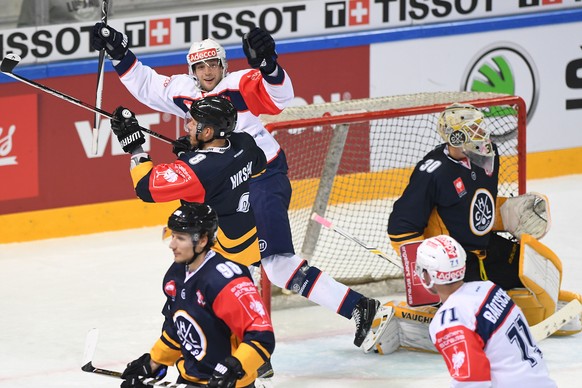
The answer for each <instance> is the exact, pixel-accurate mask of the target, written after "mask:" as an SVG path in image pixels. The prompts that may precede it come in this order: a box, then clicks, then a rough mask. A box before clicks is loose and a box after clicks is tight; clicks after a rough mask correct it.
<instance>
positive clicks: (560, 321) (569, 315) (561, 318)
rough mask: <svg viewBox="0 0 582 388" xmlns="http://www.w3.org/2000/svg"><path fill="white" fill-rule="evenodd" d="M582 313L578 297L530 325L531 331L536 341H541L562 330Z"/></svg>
mask: <svg viewBox="0 0 582 388" xmlns="http://www.w3.org/2000/svg"><path fill="white" fill-rule="evenodd" d="M580 313H582V305H581V304H580V302H579V301H578V299H574V300H571V301H570V302H568V304H566V305H565V306H564V307H562V308H561V309H559V310H558V311H556V312H555V313H553V314H552V315H550V316H549V317H548V318H546V319H544V320H543V321H541V322H540V323H538V324H537V325H533V326H531V327H530V331H531V333H532V335H533V337H534V338H535V340H536V341H541V340H543V339H546V338H548V337H549V336H551V335H552V334H554V333H555V332H556V331H558V330H560V328H562V326H564V325H565V324H566V323H568V322H570V321H571V320H572V319H575V318H576V317H579V316H580Z"/></svg>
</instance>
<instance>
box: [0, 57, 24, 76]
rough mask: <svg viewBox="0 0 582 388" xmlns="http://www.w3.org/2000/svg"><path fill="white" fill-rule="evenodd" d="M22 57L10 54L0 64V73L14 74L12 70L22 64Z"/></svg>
mask: <svg viewBox="0 0 582 388" xmlns="http://www.w3.org/2000/svg"><path fill="white" fill-rule="evenodd" d="M20 61H21V59H20V56H18V55H17V54H14V53H10V54H8V55H6V56H5V57H4V59H2V63H1V64H0V71H1V72H2V73H12V70H14V68H15V67H16V65H18V64H19V63H20Z"/></svg>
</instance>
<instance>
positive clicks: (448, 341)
mask: <svg viewBox="0 0 582 388" xmlns="http://www.w3.org/2000/svg"><path fill="white" fill-rule="evenodd" d="M435 345H436V347H437V349H441V353H442V355H443V357H444V359H445V362H446V363H447V366H448V367H449V371H450V372H451V377H454V378H456V379H462V378H467V377H469V365H468V362H467V354H469V351H468V349H467V340H466V338H465V333H464V332H463V330H461V329H458V330H451V331H448V332H445V334H444V335H443V334H441V333H437V340H436V344H435Z"/></svg>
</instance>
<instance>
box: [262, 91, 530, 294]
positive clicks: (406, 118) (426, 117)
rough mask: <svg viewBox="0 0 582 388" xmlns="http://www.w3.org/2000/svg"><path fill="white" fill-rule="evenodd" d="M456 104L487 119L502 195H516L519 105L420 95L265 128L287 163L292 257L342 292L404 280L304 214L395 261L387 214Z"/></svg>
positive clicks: (358, 103) (279, 119)
mask: <svg viewBox="0 0 582 388" xmlns="http://www.w3.org/2000/svg"><path fill="white" fill-rule="evenodd" d="M453 102H469V103H472V104H474V105H475V106H478V107H480V108H482V109H483V110H484V113H485V116H486V121H487V125H488V127H489V128H490V130H491V131H492V139H493V141H494V142H495V143H496V144H497V146H498V149H499V153H500V156H501V167H500V179H499V181H500V190H499V195H504V196H509V195H516V194H518V192H519V187H520V179H525V171H524V168H525V166H521V167H518V164H519V163H520V161H521V162H522V163H523V160H524V158H523V157H522V158H519V157H518V155H525V144H520V143H521V142H523V140H521V139H525V137H524V134H521V136H518V134H520V132H521V131H524V130H525V123H524V122H522V121H524V120H525V112H522V114H521V115H519V114H518V113H519V112H520V110H523V109H524V107H523V101H522V100H521V99H519V98H517V97H508V96H501V95H492V94H483V93H464V92H454V93H424V94H415V95H407V96H395V97H388V98H382V99H365V100H353V101H345V102H339V103H330V104H319V105H311V106H304V107H296V108H295V107H294V108H288V109H286V110H285V111H284V112H283V113H282V114H281V115H279V116H269V117H268V118H265V122H268V123H269V125H268V127H269V129H272V130H273V133H274V135H275V138H276V139H277V141H279V143H280V144H281V146H282V148H283V150H284V151H285V154H286V156H287V160H288V163H289V178H290V179H291V183H292V186H293V196H292V200H291V205H290V211H289V215H290V220H291V227H292V231H293V242H294V245H295V249H296V251H297V252H298V253H299V254H300V255H302V257H305V258H306V259H308V260H309V263H310V264H311V265H314V266H317V267H319V268H321V269H322V270H324V271H325V272H327V273H328V274H330V275H331V276H333V277H334V278H336V279H337V280H339V281H341V282H344V283H346V284H363V283H369V282H375V281H380V280H386V279H389V278H395V277H401V276H402V273H401V271H400V270H399V269H398V268H397V267H395V266H394V265H393V264H391V263H389V262H388V261H386V260H384V259H382V258H380V257H379V256H377V255H374V254H373V253H370V252H369V251H368V250H366V249H365V248H363V247H361V246H359V245H357V244H356V243H354V242H353V241H350V240H348V239H346V238H345V237H343V236H341V235H339V234H338V233H336V232H334V231H332V230H328V229H323V228H321V227H320V226H319V225H318V224H316V223H314V222H313V221H311V214H312V212H314V211H316V212H317V213H319V214H320V215H322V216H324V217H325V218H327V219H329V220H331V221H333V223H334V224H335V225H337V226H339V227H340V228H341V229H344V230H345V231H347V232H349V233H351V234H353V235H354V236H356V237H357V238H358V239H360V240H362V241H363V242H365V243H367V244H368V245H370V246H373V247H376V248H378V249H379V250H380V251H382V252H383V253H385V254H386V255H389V256H392V257H393V258H395V259H396V260H398V261H399V259H398V257H397V255H396V253H395V252H394V251H393V249H392V247H391V246H390V242H389V240H388V237H387V233H386V228H387V222H388V217H389V215H390V212H391V209H392V204H393V202H394V201H395V200H396V199H397V198H398V196H399V195H400V194H401V193H402V191H403V190H404V187H405V186H406V184H407V183H408V179H409V176H410V173H411V172H412V169H413V168H414V166H415V165H416V163H417V162H418V161H419V160H420V159H421V158H422V157H423V156H424V155H425V154H426V153H427V152H428V151H430V150H431V149H433V148H434V147H435V146H436V145H438V144H440V143H441V139H440V137H439V136H438V133H437V132H436V123H437V119H438V114H439V113H440V112H441V111H442V109H443V108H444V107H445V106H447V105H449V104H451V103H453ZM330 122H331V123H332V124H330ZM519 147H522V148H523V149H519ZM518 150H519V152H520V153H521V154H520V153H518ZM520 174H521V176H519V175H520ZM411 211H414V209H411Z"/></svg>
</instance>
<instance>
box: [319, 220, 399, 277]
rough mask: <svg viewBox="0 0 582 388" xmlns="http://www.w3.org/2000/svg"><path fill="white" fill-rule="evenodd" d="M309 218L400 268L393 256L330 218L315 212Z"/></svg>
mask: <svg viewBox="0 0 582 388" xmlns="http://www.w3.org/2000/svg"><path fill="white" fill-rule="evenodd" d="M311 219H312V220H313V221H315V222H317V223H318V224H320V225H322V226H324V227H326V228H328V229H331V230H333V231H334V232H336V233H338V234H340V235H342V236H343V237H345V238H347V239H348V240H351V241H353V242H355V243H356V244H358V245H359V246H361V247H363V248H365V249H367V250H368V251H369V252H371V253H373V254H375V255H377V256H380V257H381V258H383V259H384V260H387V261H388V262H389V263H390V264H392V265H395V266H396V267H398V268H399V269H400V270H402V264H401V263H399V262H398V261H396V260H394V259H393V258H391V257H389V256H388V255H386V254H385V253H383V252H382V251H380V250H379V249H378V248H376V247H372V246H369V245H368V244H366V243H365V242H363V241H362V240H360V239H358V238H357V237H355V236H354V235H352V234H351V233H348V232H346V231H345V230H343V229H341V228H340V227H338V226H335V225H334V224H333V223H332V222H331V221H330V220H328V219H326V218H323V217H322V216H320V215H319V214H317V213H313V214H312V215H311Z"/></svg>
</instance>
